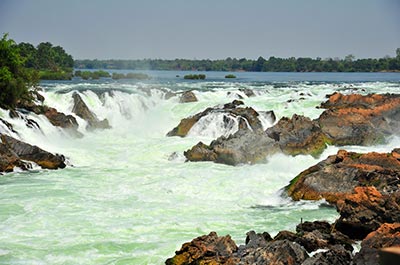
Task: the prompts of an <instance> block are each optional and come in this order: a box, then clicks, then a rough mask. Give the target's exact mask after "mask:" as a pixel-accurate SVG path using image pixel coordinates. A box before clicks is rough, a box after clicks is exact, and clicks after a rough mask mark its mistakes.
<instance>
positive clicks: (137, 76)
mask: <svg viewBox="0 0 400 265" xmlns="http://www.w3.org/2000/svg"><path fill="white" fill-rule="evenodd" d="M112 79H116V80H118V79H138V80H145V79H150V76H148V75H146V74H143V73H127V74H126V75H124V74H120V73H113V74H112Z"/></svg>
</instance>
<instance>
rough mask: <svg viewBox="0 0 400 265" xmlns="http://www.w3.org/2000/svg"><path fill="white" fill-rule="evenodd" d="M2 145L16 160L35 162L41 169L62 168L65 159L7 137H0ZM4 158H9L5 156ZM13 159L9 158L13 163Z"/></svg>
mask: <svg viewBox="0 0 400 265" xmlns="http://www.w3.org/2000/svg"><path fill="white" fill-rule="evenodd" d="M1 141H2V145H4V147H6V148H7V149H8V150H9V151H10V152H9V154H11V153H12V154H13V155H14V156H15V157H17V158H18V159H22V160H28V161H32V162H35V163H36V164H38V165H39V166H41V167H42V168H47V169H57V168H64V167H65V166H66V165H65V163H64V162H65V158H64V156H62V155H58V154H56V155H53V154H51V153H49V152H47V151H44V150H43V149H41V148H39V147H37V146H33V145H30V144H27V143H24V142H22V141H19V140H17V139H14V138H12V137H10V136H8V135H5V134H2V135H1ZM6 157H10V156H8V155H6ZM14 159H15V158H14V157H11V161H14Z"/></svg>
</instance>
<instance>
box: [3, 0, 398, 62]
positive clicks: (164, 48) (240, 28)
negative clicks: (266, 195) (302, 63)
mask: <svg viewBox="0 0 400 265" xmlns="http://www.w3.org/2000/svg"><path fill="white" fill-rule="evenodd" d="M399 14H400V0H334V1H333V0H196V1H193V0H65V1H62V0H0V34H3V33H9V37H10V38H11V39H14V40H15V41H16V42H17V43H19V42H29V43H32V44H34V45H37V44H38V43H40V42H46V41H48V42H51V43H52V44H53V45H59V46H62V47H63V48H64V49H65V50H66V51H67V52H68V53H69V54H71V55H72V56H73V57H74V59H95V58H97V59H144V58H151V59H175V58H185V59H224V58H227V57H232V58H249V59H256V58H258V57H259V56H262V57H264V58H269V57H270V56H275V57H284V58H287V57H312V58H316V57H321V58H328V57H330V58H335V57H339V58H344V57H345V56H346V55H349V54H353V55H354V56H355V57H356V58H381V57H384V56H386V55H389V56H391V57H393V56H395V50H396V48H399V47H400V15H399Z"/></svg>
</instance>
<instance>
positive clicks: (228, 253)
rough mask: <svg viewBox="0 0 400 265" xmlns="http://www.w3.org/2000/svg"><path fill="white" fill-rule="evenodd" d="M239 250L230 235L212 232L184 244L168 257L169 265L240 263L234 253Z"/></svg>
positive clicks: (228, 264)
mask: <svg viewBox="0 0 400 265" xmlns="http://www.w3.org/2000/svg"><path fill="white" fill-rule="evenodd" d="M236 251H237V246H236V244H235V242H234V241H233V240H232V239H231V237H230V236H229V235H228V236H222V237H219V236H218V235H217V233H215V232H211V233H210V234H208V235H204V236H201V237H198V238H196V239H194V240H192V241H191V242H189V243H185V244H183V245H182V248H181V249H180V250H179V251H176V252H175V256H174V257H172V258H169V259H167V261H166V262H165V264H167V265H181V264H182V265H184V264H185V265H191V264H192V265H196V264H225V265H233V264H238V263H237V262H238V260H237V259H236V258H234V257H233V256H232V255H233V253H234V252H236Z"/></svg>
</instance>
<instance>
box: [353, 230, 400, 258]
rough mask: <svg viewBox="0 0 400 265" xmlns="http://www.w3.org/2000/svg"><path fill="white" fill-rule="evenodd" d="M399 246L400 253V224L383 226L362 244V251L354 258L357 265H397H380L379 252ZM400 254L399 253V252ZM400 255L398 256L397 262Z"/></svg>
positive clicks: (368, 236)
mask: <svg viewBox="0 0 400 265" xmlns="http://www.w3.org/2000/svg"><path fill="white" fill-rule="evenodd" d="M392 246H397V248H398V251H400V223H394V224H382V225H381V226H380V227H379V228H378V229H377V230H376V231H374V232H371V233H370V234H368V235H367V237H366V238H365V239H364V240H363V241H362V242H361V249H360V252H358V253H357V254H356V255H355V257H354V262H353V264H355V265H375V264H396V263H379V260H382V259H380V255H381V254H382V253H379V250H380V249H382V248H385V247H392ZM398 253H399V252H398ZM398 257H399V254H397V261H399V260H398Z"/></svg>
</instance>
